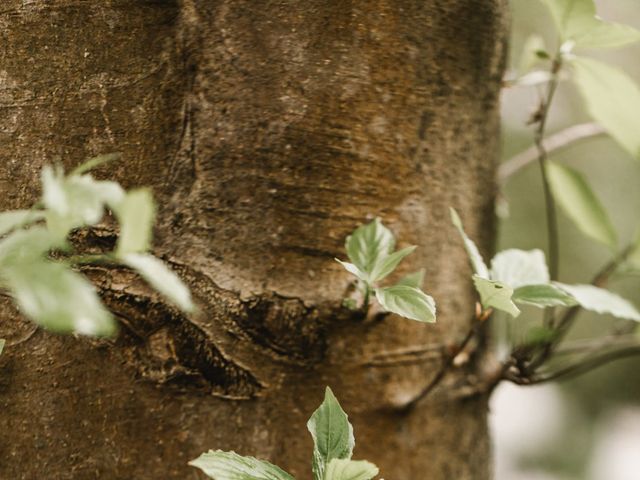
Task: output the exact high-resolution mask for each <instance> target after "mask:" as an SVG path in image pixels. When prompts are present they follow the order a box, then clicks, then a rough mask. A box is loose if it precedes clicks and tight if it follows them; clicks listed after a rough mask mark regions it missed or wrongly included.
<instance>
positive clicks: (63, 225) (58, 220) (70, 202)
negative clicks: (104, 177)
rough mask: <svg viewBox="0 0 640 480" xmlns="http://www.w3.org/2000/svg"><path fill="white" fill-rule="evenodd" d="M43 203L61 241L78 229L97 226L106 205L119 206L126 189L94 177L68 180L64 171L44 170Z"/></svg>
mask: <svg viewBox="0 0 640 480" xmlns="http://www.w3.org/2000/svg"><path fill="white" fill-rule="evenodd" d="M42 190H43V191H42V201H43V203H44V206H45V207H46V208H47V209H48V212H47V214H46V218H47V225H48V226H49V228H50V229H51V231H52V232H54V233H55V234H56V235H58V236H59V237H60V238H65V237H66V236H67V234H68V232H69V231H70V230H72V229H73V228H76V227H82V226H86V225H94V224H96V223H98V222H99V221H100V219H101V218H102V215H103V214H104V207H105V205H109V206H111V207H113V206H115V205H117V204H118V203H120V202H121V201H122V199H123V198H124V190H122V187H120V185H118V184H117V183H115V182H102V181H96V180H94V179H93V177H91V175H81V176H78V175H72V176H69V177H65V176H64V173H63V172H62V170H61V169H57V170H54V169H52V168H51V167H49V166H45V167H44V168H43V170H42Z"/></svg>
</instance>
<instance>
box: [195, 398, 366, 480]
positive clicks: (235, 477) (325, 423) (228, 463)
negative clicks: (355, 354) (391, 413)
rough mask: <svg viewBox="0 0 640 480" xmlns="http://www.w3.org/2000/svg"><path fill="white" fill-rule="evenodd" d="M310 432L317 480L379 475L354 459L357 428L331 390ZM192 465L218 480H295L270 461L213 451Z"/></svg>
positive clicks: (356, 479)
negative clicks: (354, 428) (354, 434)
mask: <svg viewBox="0 0 640 480" xmlns="http://www.w3.org/2000/svg"><path fill="white" fill-rule="evenodd" d="M307 429H308V430H309V433H311V437H312V438H313V445H314V446H313V457H312V461H311V465H312V471H313V478H314V480H371V479H372V478H374V477H375V476H376V475H377V474H378V467H376V466H375V465H374V464H372V463H370V462H367V461H365V460H352V459H351V457H352V455H353V449H354V447H355V438H354V436H353V427H352V426H351V423H349V418H348V416H347V414H346V413H345V412H344V410H343V409H342V407H341V406H340V403H339V402H338V400H337V399H336V397H335V396H334V394H333V392H332V391H331V389H330V388H329V387H327V389H326V391H325V396H324V401H323V402H322V404H321V405H320V407H318V409H317V410H316V411H315V412H314V413H313V415H312V416H311V418H310V419H309V421H308V422H307ZM189 464H190V465H192V466H194V467H197V468H199V469H200V470H202V471H203V472H204V473H205V474H206V475H207V476H209V477H210V478H213V479H215V480H294V477H293V476H292V475H290V474H289V473H287V472H285V471H284V470H282V469H281V468H280V467H277V466H275V465H273V464H271V463H269V462H266V461H264V460H258V459H257V458H254V457H244V456H241V455H238V454H237V453H235V452H225V451H222V450H210V451H209V452H207V453H203V454H202V455H200V456H199V457H198V458H196V459H195V460H192V461H191V462H189Z"/></svg>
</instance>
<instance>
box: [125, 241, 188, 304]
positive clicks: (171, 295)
mask: <svg viewBox="0 0 640 480" xmlns="http://www.w3.org/2000/svg"><path fill="white" fill-rule="evenodd" d="M120 259H121V260H122V262H123V263H124V264H125V265H127V266H129V267H131V268H133V269H134V270H136V271H137V272H138V273H139V274H140V275H141V276H142V278H144V279H145V280H146V281H147V282H148V283H149V285H151V286H152V287H153V288H155V289H156V290H157V291H158V292H160V293H161V294H162V295H164V296H165V297H167V298H168V299H169V300H171V301H172V302H173V303H175V304H176V305H177V306H178V307H180V308H181V309H182V310H184V311H185V312H191V311H193V309H194V305H193V301H192V300H191V292H189V289H188V288H187V286H186V285H185V284H184V283H182V280H180V278H178V276H177V275H176V274H175V273H174V272H172V271H171V270H170V269H169V268H168V267H167V266H166V265H165V264H164V263H163V262H162V261H161V260H159V259H157V258H156V257H154V256H152V255H147V254H142V253H128V254H126V255H122V256H121V257H120Z"/></svg>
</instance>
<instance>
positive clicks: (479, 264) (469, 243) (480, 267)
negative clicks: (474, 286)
mask: <svg viewBox="0 0 640 480" xmlns="http://www.w3.org/2000/svg"><path fill="white" fill-rule="evenodd" d="M450 211H451V221H452V222H453V225H454V226H455V227H456V228H457V229H458V232H460V236H461V237H462V240H463V242H464V248H465V249H466V250H467V255H468V256H469V261H470V262H471V267H472V268H473V272H474V273H475V274H476V275H478V276H479V277H482V278H486V279H488V278H489V269H488V268H487V266H486V265H485V263H484V260H483V259H482V255H480V252H479V251H478V247H477V246H476V244H475V243H474V242H473V240H471V239H470V238H469V237H468V236H467V234H466V233H465V231H464V228H463V227H462V221H461V220H460V216H459V215H458V212H456V211H455V210H454V209H453V208H451V209H450Z"/></svg>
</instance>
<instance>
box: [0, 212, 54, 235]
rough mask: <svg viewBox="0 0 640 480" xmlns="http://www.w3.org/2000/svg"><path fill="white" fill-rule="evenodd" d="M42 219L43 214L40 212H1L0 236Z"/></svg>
mask: <svg viewBox="0 0 640 480" xmlns="http://www.w3.org/2000/svg"><path fill="white" fill-rule="evenodd" d="M43 218H44V212H43V211H41V210H10V211H8V212H2V213H0V236H2V235H5V234H7V233H9V232H10V231H12V230H15V229H16V228H22V227H24V226H25V225H28V224H30V223H34V222H37V221H38V220H42V219H43Z"/></svg>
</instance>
